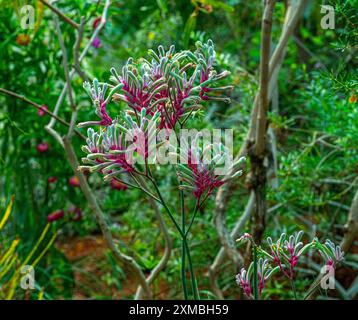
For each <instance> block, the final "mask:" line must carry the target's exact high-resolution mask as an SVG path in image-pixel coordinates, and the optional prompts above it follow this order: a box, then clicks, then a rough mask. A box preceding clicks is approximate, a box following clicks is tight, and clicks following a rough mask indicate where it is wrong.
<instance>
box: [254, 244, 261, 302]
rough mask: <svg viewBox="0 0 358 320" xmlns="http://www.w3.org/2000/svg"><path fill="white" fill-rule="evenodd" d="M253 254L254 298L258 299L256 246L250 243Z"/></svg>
mask: <svg viewBox="0 0 358 320" xmlns="http://www.w3.org/2000/svg"><path fill="white" fill-rule="evenodd" d="M252 250H253V256H254V299H255V300H258V299H259V279H258V273H257V246H256V245H255V244H254V243H253V244H252Z"/></svg>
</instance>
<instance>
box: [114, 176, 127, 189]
mask: <svg viewBox="0 0 358 320" xmlns="http://www.w3.org/2000/svg"><path fill="white" fill-rule="evenodd" d="M110 185H111V187H112V189H114V190H127V189H128V186H127V185H125V184H124V183H122V182H120V181H118V180H117V179H112V180H111V182H110Z"/></svg>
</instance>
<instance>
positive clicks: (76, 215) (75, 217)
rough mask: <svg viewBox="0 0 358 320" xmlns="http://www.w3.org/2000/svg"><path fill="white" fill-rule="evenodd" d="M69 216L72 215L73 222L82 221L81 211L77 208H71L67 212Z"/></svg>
mask: <svg viewBox="0 0 358 320" xmlns="http://www.w3.org/2000/svg"><path fill="white" fill-rule="evenodd" d="M67 212H68V213H69V214H71V215H73V217H72V220H73V221H79V220H81V219H82V211H81V209H80V208H79V207H75V206H71V207H70V208H69V209H68V211H67Z"/></svg>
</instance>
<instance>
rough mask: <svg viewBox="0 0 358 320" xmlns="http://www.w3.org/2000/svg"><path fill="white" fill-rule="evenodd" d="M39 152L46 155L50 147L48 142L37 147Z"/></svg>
mask: <svg viewBox="0 0 358 320" xmlns="http://www.w3.org/2000/svg"><path fill="white" fill-rule="evenodd" d="M36 149H37V151H38V152H40V153H45V152H47V151H48V149H49V145H48V144H47V143H46V142H41V143H39V144H38V145H37V147H36Z"/></svg>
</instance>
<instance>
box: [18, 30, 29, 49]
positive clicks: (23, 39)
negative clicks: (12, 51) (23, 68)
mask: <svg viewBox="0 0 358 320" xmlns="http://www.w3.org/2000/svg"><path fill="white" fill-rule="evenodd" d="M30 41H31V38H30V36H29V35H28V34H23V33H21V34H19V35H18V36H17V37H16V43H17V44H18V45H19V46H27V45H28V44H29V43H30Z"/></svg>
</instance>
